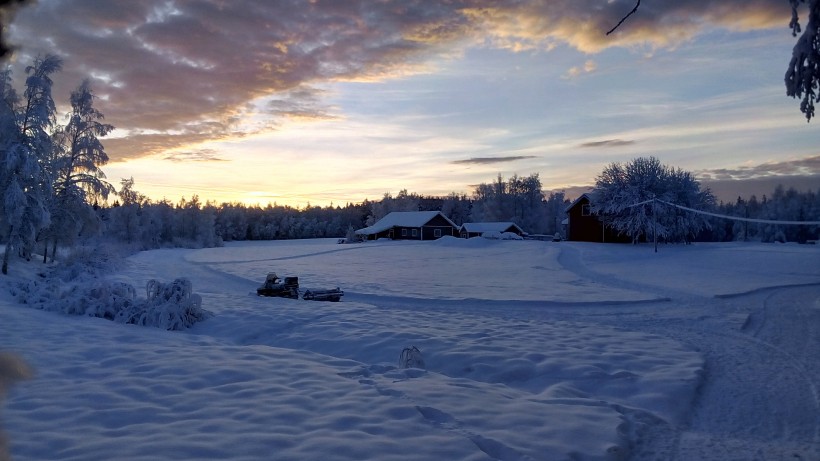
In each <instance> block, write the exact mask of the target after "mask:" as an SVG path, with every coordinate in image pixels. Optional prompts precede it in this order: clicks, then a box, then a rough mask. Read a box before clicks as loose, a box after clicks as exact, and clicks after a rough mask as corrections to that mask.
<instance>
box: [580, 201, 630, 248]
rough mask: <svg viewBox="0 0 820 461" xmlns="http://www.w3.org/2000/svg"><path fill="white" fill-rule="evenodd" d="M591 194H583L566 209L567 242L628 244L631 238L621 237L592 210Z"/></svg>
mask: <svg viewBox="0 0 820 461" xmlns="http://www.w3.org/2000/svg"><path fill="white" fill-rule="evenodd" d="M590 200H591V199H590V196H589V194H581V196H580V197H578V198H577V199H575V201H573V202H572V203H571V204H569V206H568V207H567V208H566V210H565V211H566V213H567V220H566V222H567V223H566V226H567V227H566V235H567V240H574V241H580V242H610V243H628V242H630V239H629V237H627V236H625V235H621V234H619V233H618V231H616V230H615V229H612V228H611V227H610V226H608V225H606V224H605V222H604V220H602V219H601V216H599V215H598V214H597V213H593V212H592V209H591V206H590V204H591V202H590Z"/></svg>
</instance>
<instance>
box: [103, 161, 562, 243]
mask: <svg viewBox="0 0 820 461" xmlns="http://www.w3.org/2000/svg"><path fill="white" fill-rule="evenodd" d="M121 186H122V187H121V189H120V192H119V200H118V201H116V202H115V203H114V205H113V206H111V207H98V208H97V215H98V216H99V218H100V219H99V224H100V225H99V227H95V228H89V230H90V231H92V232H90V233H89V234H88V235H89V236H91V235H95V234H97V235H100V236H101V237H102V238H104V239H106V240H110V241H117V242H123V243H126V244H130V245H133V246H135V247H136V248H137V249H152V248H162V247H192V248H194V247H210V246H219V245H221V244H222V243H223V242H230V241H240V240H279V239H304V238H324V237H334V238H341V237H345V236H348V235H349V234H351V233H352V231H353V230H356V229H361V228H363V227H367V226H369V225H372V224H373V223H375V222H376V221H378V220H379V219H381V218H383V217H384V216H386V215H387V214H388V213H390V212H393V211H442V212H443V213H444V215H446V216H447V217H449V218H450V219H451V220H453V221H454V222H455V223H456V224H459V225H460V224H463V223H464V222H471V221H476V222H479V221H513V222H515V223H517V224H519V226H521V227H522V228H523V229H525V230H526V231H527V232H530V233H544V234H550V235H552V234H555V233H556V232H560V231H561V221H562V220H563V219H564V208H565V207H566V205H567V204H568V201H567V200H566V199H565V197H564V194H563V193H561V192H559V193H550V194H548V195H547V194H544V193H543V191H542V190H541V182H540V179H539V178H538V175H537V174H533V175H531V176H529V177H526V178H521V177H519V176H517V175H515V176H513V177H511V178H509V179H508V180H506V181H505V180H504V179H503V178H502V177H501V176H499V177H498V178H497V179H496V181H495V182H493V183H491V184H480V185H479V186H477V187H476V190H475V192H474V194H473V196H472V197H468V196H467V195H465V194H456V193H451V194H449V195H448V196H446V197H436V196H423V195H419V194H416V193H410V192H408V191H407V190H402V191H400V192H399V193H398V195H396V196H393V195H392V194H385V195H384V196H383V197H382V199H381V200H378V201H369V200H365V201H364V202H362V203H357V204H351V203H348V204H345V205H344V206H326V207H319V206H307V207H305V208H302V209H299V208H293V207H290V206H282V205H276V204H269V205H267V206H265V207H260V206H255V205H245V204H242V203H221V204H216V203H214V202H210V201H206V202H204V203H203V202H201V201H200V199H199V197H198V196H194V197H192V198H191V199H189V200H186V199H185V198H183V199H181V200H180V201H179V202H178V203H176V204H173V203H171V202H169V201H167V200H162V201H158V202H155V201H152V200H150V199H149V198H147V197H145V196H144V195H142V194H140V193H139V192H137V191H136V190H135V189H134V180H133V179H127V180H122V182H121Z"/></svg>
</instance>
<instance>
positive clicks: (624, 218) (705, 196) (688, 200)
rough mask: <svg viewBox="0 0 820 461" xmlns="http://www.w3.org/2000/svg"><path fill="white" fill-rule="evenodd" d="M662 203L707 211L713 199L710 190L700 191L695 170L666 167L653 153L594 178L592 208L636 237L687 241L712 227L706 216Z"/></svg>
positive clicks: (622, 230)
mask: <svg viewBox="0 0 820 461" xmlns="http://www.w3.org/2000/svg"><path fill="white" fill-rule="evenodd" d="M656 199H657V200H658V201H656ZM659 201H661V202H659ZM662 202H668V203H672V204H676V205H681V206H684V207H687V208H693V209H708V208H711V207H712V206H713V205H714V202H715V199H714V196H713V195H712V193H711V191H709V190H708V189H705V190H701V189H700V183H699V182H698V181H697V180H695V178H694V176H693V175H692V174H691V173H689V172H686V171H683V170H680V169H675V168H670V167H667V166H665V165H663V164H661V162H660V161H659V160H658V159H657V158H655V157H649V158H645V157H640V158H636V159H634V160H632V161H631V162H628V163H626V164H621V163H611V164H609V165H608V166H607V167H606V168H604V170H603V172H601V174H600V175H599V176H598V177H597V178H596V179H595V188H594V189H593V191H592V194H591V208H592V211H593V212H594V213H596V214H598V215H599V216H600V218H601V219H602V220H603V221H604V222H605V223H606V224H608V225H609V226H611V227H612V228H614V229H616V230H617V231H619V232H621V233H622V234H625V235H628V236H629V237H631V238H632V240H633V241H638V240H639V239H640V238H642V237H647V238H649V237H652V236H653V235H655V234H657V236H658V238H660V239H663V240H666V241H674V242H680V241H687V242H688V241H690V240H691V239H692V238H693V237H694V236H695V235H696V234H697V233H698V232H699V231H700V230H701V229H704V228H706V227H708V226H709V222H708V220H707V219H706V217H705V216H703V215H700V214H697V213H692V212H688V211H684V210H681V209H678V208H676V207H674V206H669V205H666V204H664V203H662Z"/></svg>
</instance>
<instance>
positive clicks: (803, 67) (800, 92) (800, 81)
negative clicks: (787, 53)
mask: <svg viewBox="0 0 820 461" xmlns="http://www.w3.org/2000/svg"><path fill="white" fill-rule="evenodd" d="M789 3H791V8H792V19H791V22H790V23H789V27H791V29H792V35H794V36H797V35H798V34H800V32H801V27H800V20H799V16H798V9H799V7H800V4H801V3H803V4H806V5H807V6H808V10H809V17H808V20H807V21H806V27H805V30H803V31H802V32H803V33H802V35H800V37H799V38H798V39H797V43H795V45H794V48H793V49H792V59H791V61H790V62H789V67H788V69H787V70H786V94H787V95H789V96H791V97H793V98H799V99H800V100H801V101H800V111H801V112H803V114H805V115H806V120H808V121H811V118H812V117H814V115H815V114H814V104H815V102H817V100H818V91H820V0H789Z"/></svg>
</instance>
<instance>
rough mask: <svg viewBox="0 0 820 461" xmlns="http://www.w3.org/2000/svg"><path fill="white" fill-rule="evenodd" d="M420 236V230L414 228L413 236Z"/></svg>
mask: <svg viewBox="0 0 820 461" xmlns="http://www.w3.org/2000/svg"><path fill="white" fill-rule="evenodd" d="M418 236H419V230H418V229H413V237H418Z"/></svg>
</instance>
